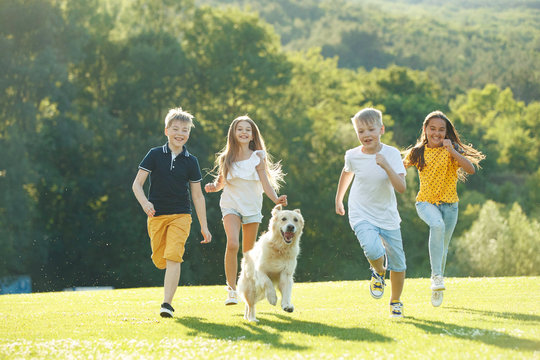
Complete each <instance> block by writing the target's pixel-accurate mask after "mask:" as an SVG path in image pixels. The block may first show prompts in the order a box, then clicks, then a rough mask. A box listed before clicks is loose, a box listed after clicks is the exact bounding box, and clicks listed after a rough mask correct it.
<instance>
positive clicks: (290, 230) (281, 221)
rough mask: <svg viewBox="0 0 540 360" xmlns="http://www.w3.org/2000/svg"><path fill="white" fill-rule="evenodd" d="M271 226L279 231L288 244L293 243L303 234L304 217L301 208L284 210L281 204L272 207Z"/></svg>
mask: <svg viewBox="0 0 540 360" xmlns="http://www.w3.org/2000/svg"><path fill="white" fill-rule="evenodd" d="M270 228H271V229H272V230H273V231H274V232H279V233H280V234H281V237H282V238H283V241H284V242H285V243H286V244H292V243H294V242H296V240H297V239H299V238H300V235H302V230H303V229H304V218H303V217H302V214H301V213H300V210H299V209H294V210H283V208H282V207H281V205H276V206H275V207H274V208H273V209H272V219H270Z"/></svg>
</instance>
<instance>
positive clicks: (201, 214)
mask: <svg viewBox="0 0 540 360" xmlns="http://www.w3.org/2000/svg"><path fill="white" fill-rule="evenodd" d="M189 187H190V190H191V198H192V199H193V205H195V211H196V212H197V218H198V219H199V224H200V225H201V233H202V236H203V238H204V240H203V241H201V244H207V243H209V242H210V241H212V234H210V231H208V223H207V222H206V202H205V200H204V195H203V192H202V188H201V183H200V182H190V183H189Z"/></svg>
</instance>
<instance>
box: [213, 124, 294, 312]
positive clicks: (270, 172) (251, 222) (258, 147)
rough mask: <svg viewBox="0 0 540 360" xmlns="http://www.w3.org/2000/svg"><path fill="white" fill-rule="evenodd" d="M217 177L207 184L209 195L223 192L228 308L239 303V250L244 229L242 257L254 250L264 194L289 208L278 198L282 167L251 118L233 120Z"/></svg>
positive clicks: (220, 158) (218, 160)
mask: <svg viewBox="0 0 540 360" xmlns="http://www.w3.org/2000/svg"><path fill="white" fill-rule="evenodd" d="M216 168H217V176H216V178H215V180H214V182H212V183H209V184H206V186H205V187H204V189H205V190H206V192H216V191H219V190H223V193H222V194H221V200H220V202H219V206H220V207H221V213H222V216H223V227H224V229H225V234H226V236H227V248H226V250H225V277H226V279H227V291H228V297H227V300H226V301H225V304H226V305H232V304H237V303H238V298H237V294H236V277H237V274H238V261H237V255H238V248H239V242H240V241H239V237H240V228H241V229H242V253H245V252H247V251H249V250H251V249H252V248H253V245H254V244H255V240H256V238H257V231H258V229H259V224H260V222H261V220H262V214H261V209H262V202H263V196H262V193H263V191H264V193H266V195H267V196H268V198H269V199H270V200H272V201H273V202H274V203H275V204H282V205H284V206H286V205H287V195H281V196H278V195H277V193H276V191H277V190H279V184H280V182H281V181H283V176H284V175H283V172H282V171H281V165H280V164H279V162H278V163H276V164H274V163H272V161H271V158H270V156H269V155H268V154H267V153H266V148H265V146H264V140H263V138H262V136H261V134H260V132H259V128H258V127H257V125H256V124H255V122H254V121H253V120H251V119H250V118H249V117H248V116H240V117H238V118H236V119H234V120H233V122H232V123H231V125H230V127H229V133H228V135H227V145H226V146H225V148H224V149H223V150H222V151H221V152H220V153H219V154H218V157H217V159H216Z"/></svg>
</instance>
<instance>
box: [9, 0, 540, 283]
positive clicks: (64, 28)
mask: <svg viewBox="0 0 540 360" xmlns="http://www.w3.org/2000/svg"><path fill="white" fill-rule="evenodd" d="M246 3H248V2H246ZM384 3H387V1H385V2H384ZM401 3H403V2H400V4H401ZM431 3H434V4H437V2H434V1H432V2H431ZM482 3H483V2H479V4H482ZM261 4H262V5H261V6H263V5H264V7H262V8H261V9H264V10H265V11H264V12H263V11H261V10H259V11H260V14H261V17H259V16H258V15H256V14H254V13H251V12H243V11H241V10H238V9H234V8H227V9H226V10H224V9H220V8H218V7H208V6H196V5H195V4H194V3H193V1H191V0H184V1H172V0H161V1H153V2H151V3H150V4H147V3H146V2H143V1H142V0H130V1H127V0H126V1H123V2H115V3H114V4H111V3H109V2H102V1H97V0H95V1H83V0H70V1H56V0H50V1H41V0H31V1H22V0H6V1H2V2H0V65H1V67H2V69H3V71H2V72H1V73H0V94H1V95H0V153H1V154H2V160H1V161H0V229H1V230H2V231H1V232H0V251H1V252H2V254H3V256H2V261H1V262H0V275H16V274H29V275H31V276H32V279H33V282H34V284H33V285H34V289H35V290H40V291H42V290H54V289H61V288H63V287H68V286H77V285H112V286H115V287H131V286H146V285H156V284H159V283H161V281H162V273H161V272H159V271H157V270H156V269H154V268H153V265H152V263H151V261H150V259H149V252H150V249H149V241H148V238H147V234H146V222H145V220H146V219H145V215H144V213H143V212H142V211H141V209H140V207H139V205H138V203H137V201H136V200H135V198H134V196H133V194H132V192H131V183H132V181H133V179H134V176H135V174H136V171H137V165H138V164H139V162H140V161H141V160H142V158H143V157H144V155H145V154H146V152H147V151H148V149H149V148H150V147H153V146H158V145H161V144H163V143H164V142H165V141H166V139H165V137H164V135H163V118H164V115H165V113H166V112H167V110H168V109H169V108H171V107H175V106H182V107H183V108H184V109H186V110H187V111H190V112H192V113H193V114H194V115H195V116H196V127H195V128H194V129H193V131H192V135H191V138H190V140H189V143H188V147H189V149H190V151H191V152H193V153H194V154H195V155H196V156H197V157H198V158H199V162H200V164H201V167H202V168H203V173H205V174H207V173H208V172H209V170H210V169H211V168H212V166H213V162H214V158H215V153H216V152H217V151H218V150H219V149H221V148H222V147H223V146H224V145H225V135H226V131H227V128H228V125H229V123H230V121H232V119H233V118H234V117H236V116H238V115H243V114H246V113H247V114H249V115H250V116H251V117H252V118H253V119H254V120H255V121H256V122H257V123H258V124H259V127H260V128H261V132H262V134H263V136H264V137H265V140H266V143H267V145H268V147H269V151H270V153H272V154H273V155H274V157H275V158H277V159H282V161H283V162H282V163H283V167H284V169H285V172H286V173H287V177H286V181H287V183H286V185H285V186H284V188H283V189H282V193H284V194H288V196H289V203H290V206H291V207H292V208H300V209H301V210H302V212H303V214H304V217H305V218H306V229H305V235H304V237H303V245H302V256H301V258H300V263H299V266H298V272H297V278H298V280H302V281H308V280H330V279H357V278H363V277H364V275H363V274H364V273H367V262H366V260H365V259H364V257H363V255H362V252H361V249H360V246H359V245H358V243H357V241H356V240H355V238H354V234H353V233H352V231H351V230H350V228H349V225H348V222H347V219H346V218H344V217H339V216H337V215H335V213H334V196H335V191H336V186H337V179H338V177H339V173H340V171H341V168H342V166H343V155H344V152H345V150H346V149H348V148H351V147H354V146H357V144H358V140H357V139H356V137H355V134H354V131H353V129H352V126H351V124H350V120H349V119H350V117H351V116H352V115H353V114H354V113H355V112H356V111H358V110H359V109H360V108H362V107H365V106H375V107H377V108H379V109H381V110H382V111H383V112H384V114H385V115H384V122H385V125H386V128H387V132H386V133H385V135H383V139H382V140H383V142H385V143H388V144H391V145H394V146H397V147H398V148H400V149H404V148H406V147H408V146H410V145H411V144H413V143H414V141H415V139H416V137H417V136H418V135H419V131H420V127H421V122H422V120H423V118H424V116H425V115H426V114H427V113H428V112H430V111H432V110H435V109H441V110H443V111H445V112H447V113H448V114H449V116H451V118H452V119H453V120H454V122H455V124H456V126H457V128H458V130H459V131H460V132H461V133H462V134H463V135H464V136H465V138H466V140H468V141H470V142H472V143H473V144H474V145H475V147H477V148H479V149H480V150H481V151H483V152H484V153H486V154H487V159H486V161H484V162H483V164H482V165H483V169H482V170H481V171H479V172H478V173H477V174H476V175H474V176H471V177H470V180H469V181H468V182H467V183H465V184H460V186H459V189H458V190H459V193H460V197H461V205H460V208H461V211H462V213H461V214H460V216H461V219H460V221H459V223H458V227H457V229H456V238H459V237H460V236H461V235H463V234H464V235H463V236H464V237H465V238H466V237H467V236H470V235H468V234H470V232H466V231H468V230H469V229H471V230H470V231H473V233H474V231H477V230H475V229H477V228H475V227H474V226H476V223H475V221H477V217H478V216H479V215H478V211H479V209H480V208H481V207H482V204H484V203H485V202H486V201H487V200H493V201H495V202H498V203H502V204H513V203H514V202H516V203H517V204H519V206H520V208H521V209H522V211H523V213H521V214H522V215H520V216H522V217H520V221H521V222H524V223H527V224H529V225H528V226H530V227H531V228H533V227H534V226H536V225H535V224H537V221H538V218H539V216H540V212H539V208H538V203H539V200H540V199H539V196H540V195H539V193H540V192H539V190H540V189H539V187H540V185H539V184H540V181H539V179H540V170H539V165H540V161H539V160H538V159H539V156H538V153H539V152H540V148H539V147H540V145H539V144H540V143H539V141H538V136H537V133H536V129H538V127H539V126H540V103H539V102H538V98H539V96H538V94H539V93H538V92H535V91H536V90H535V89H538V88H539V86H540V80H539V79H538V64H540V62H539V61H537V59H538V49H537V48H535V47H534V46H535V45H534V44H535V41H536V44H537V43H538V42H537V39H538V38H539V33H538V29H537V22H536V23H535V22H534V21H532V20H531V19H537V15H538V12H537V9H535V8H533V7H530V8H529V9H528V10H527V11H526V9H525V8H523V7H526V6H528V5H527V4H532V2H531V3H529V2H526V1H525V2H521V4H522V5H520V6H522V7H519V6H518V7H516V8H515V9H514V10H512V11H511V12H507V13H504V14H506V15H505V16H502V15H501V16H497V17H494V18H493V19H492V20H490V21H492V22H491V23H490V24H491V25H494V24H498V23H500V24H501V28H495V27H494V26H491V25H490V26H489V27H488V28H489V29H491V30H490V31H492V34H491V35H490V36H488V35H486V34H483V31H484V29H483V28H482V29H476V28H475V24H477V23H476V22H471V23H470V24H468V23H460V22H452V21H451V20H452V19H451V18H448V20H446V19H445V18H442V19H438V18H437V19H438V21H434V19H431V20H430V21H428V20H427V19H426V18H424V20H423V21H424V22H425V23H429V24H431V25H432V26H434V27H435V28H433V29H429V28H426V27H423V26H421V24H420V23H418V22H417V21H416V20H415V18H414V17H412V15H411V16H409V15H407V12H404V13H403V14H401V15H399V19H401V20H400V21H396V19H394V17H396V16H397V15H393V14H392V13H391V12H387V13H383V12H382V11H380V9H379V8H376V7H373V6H371V5H370V6H367V7H363V6H360V5H357V4H356V3H355V2H353V1H351V2H343V3H342V5H343V6H334V5H332V4H333V2H332V3H330V2H321V3H320V4H319V2H315V1H308V0H305V1H298V2H293V1H284V0H283V1H275V2H262V3H261ZM497 4H498V5H497ZM500 4H504V2H502V1H499V2H497V3H496V5H493V8H491V7H488V6H486V7H485V8H484V7H480V8H478V9H475V10H474V13H481V14H484V16H485V17H486V18H489V16H488V14H491V12H490V11H492V10H494V9H498V8H497V6H499V5H500ZM251 6H254V5H253V4H251ZM426 6H427V5H426ZM430 6H431V5H430ZM455 6H458V5H455ZM531 6H532V5H531ZM458 8H459V9H461V10H460V11H463V12H464V13H465V14H468V12H467V9H466V8H467V7H466V5H463V6H458ZM444 9H446V10H448V9H447V8H444ZM498 10H500V9H498ZM371 12H373V14H372V13H371ZM283 13H285V14H288V16H286V17H283V16H281V15H280V14H283ZM268 14H275V18H272V17H270V15H268ZM295 14H297V15H298V16H299V15H302V17H298V16H297V15H295ZM360 15H362V17H359V16H360ZM426 16H427V15H426ZM535 16H536V17H535ZM262 18H264V19H266V21H268V22H270V23H271V25H269V24H268V23H266V22H264V21H263V20H262ZM360 18H362V19H364V20H365V23H360V22H358V26H355V27H351V26H350V22H351V21H356V20H357V19H360ZM471 18H474V17H471ZM276 19H281V20H280V21H277V20H276ZM347 19H348V20H347ZM355 19H356V20H355ZM390 20H393V21H390ZM518 20H523V21H524V25H523V26H524V27H525V28H526V29H527V30H528V31H527V32H525V31H523V32H522V31H521V30H520V29H521V25H520V28H517V29H514V30H513V31H508V32H506V31H504V29H507V28H510V27H511V26H512V24H514V21H518ZM347 21H349V23H347ZM370 21H373V23H371V22H370ZM471 21H472V20H471ZM336 22H337V23H336ZM450 23H451V24H452V25H449V24H450ZM337 24H339V26H338V25H337ZM362 24H364V25H362ZM398 24H401V25H402V26H397V25H398ZM422 24H423V23H422ZM290 26H293V27H292V28H291V30H290V31H289V32H288V33H287V32H286V31H285V29H288V27H290ZM274 29H275V30H274ZM302 29H304V30H305V31H304V32H302V31H300V30H302ZM307 29H309V32H307ZM293 30H294V31H293ZM375 30H376V31H377V32H380V33H373V31H375ZM342 31H349V32H350V33H348V34H347V33H345V32H342ZM355 31H356V32H357V33H354V32H355ZM486 31H487V30H486ZM276 32H277V33H278V34H280V35H281V42H282V43H283V44H285V46H284V47H283V45H282V44H281V43H280V40H279V37H278V35H277V34H276ZM287 34H289V35H288V36H289V37H287ZM341 34H344V36H341ZM398 34H399V36H401V37H403V39H405V38H406V39H408V40H407V41H406V42H407V44H409V46H411V47H413V45H414V46H418V48H417V49H416V50H415V49H413V48H411V49H409V50H410V51H412V52H411V54H412V53H414V54H416V55H417V56H418V58H414V59H413V57H411V56H412V55H411V56H409V55H406V54H402V53H401V52H400V51H402V50H400V48H399V46H405V40H403V39H401V38H400V39H401V40H399V41H396V42H395V46H390V45H391V44H390V43H388V41H389V40H388V39H389V38H392V37H393V36H397V35H398ZM437 34H439V35H437ZM466 34H469V35H467V36H469V38H467V37H464V36H465V35H466ZM511 34H516V35H515V39H514V40H513V41H509V40H508V38H507V36H510V35H511ZM524 34H527V36H525V35H524ZM293 35H294V36H295V37H294V38H293ZM330 35H331V36H330ZM442 35H444V38H443V39H442V40H441V39H438V37H437V36H442ZM343 39H345V40H346V42H343V41H342V40H343ZM347 39H348V40H347ZM381 39H383V40H384V39H386V40H384V41H383V40H381ZM467 39H469V40H467ZM471 39H472V40H471ZM534 39H536V40H534ZM360 40H361V41H366V42H368V44H367V45H366V44H364V45H361V47H362V48H368V49H370V51H369V54H372V55H373V58H372V57H369V58H365V57H362V56H360V58H361V59H364V60H361V62H360V63H354V64H352V63H351V64H343V63H342V61H344V60H343V59H346V58H347V57H346V56H345V55H346V54H345V52H347V51H349V52H351V54H352V55H354V54H355V51H357V50H355V49H356V48H355V47H354V46H352V45H351V44H348V43H347V42H348V41H360ZM473 40H474V41H473ZM533 40H534V41H533ZM501 41H502V42H503V43H505V44H507V45H508V48H507V49H506V50H504V51H501V50H500V45H501ZM300 43H302V44H303V46H299V45H298V44H300ZM426 44H430V46H432V47H437V46H443V45H444V46H449V47H451V46H454V47H456V48H459V47H460V46H463V47H465V48H464V49H463V51H465V52H466V51H471V54H469V55H470V56H469V55H467V56H465V58H466V60H467V61H466V62H465V64H463V63H461V62H460V61H458V60H457V58H456V57H440V56H439V57H436V58H431V57H430V56H431V55H433V54H439V55H440V53H441V50H440V49H439V50H437V51H427V50H421V47H422V46H427V45H426ZM398 45H399V46H398ZM312 46H314V47H312ZM331 47H332V49H334V50H332V51H334V52H333V53H331V54H330V53H328V51H330V50H329V49H330V48H331ZM284 48H286V49H287V50H285V49H284ZM479 48H482V49H483V51H484V54H483V56H482V57H480V56H479V55H478V54H477V53H476V51H477V50H478V49H479ZM467 49H468V50H467ZM454 50H455V49H454V48H452V49H449V50H447V51H454ZM329 54H330V55H332V56H331V57H328V56H327V55H329ZM429 54H431V55H430V56H427V55H429ZM475 54H476V55H475ZM333 55H339V58H338V57H333ZM370 56H371V55H370ZM386 56H387V57H388V59H387V60H384V61H383V60H380V58H385V57H386ZM349 58H351V59H352V58H355V56H350V57H349ZM522 58H526V59H527V62H523V61H522V60H523V59H522ZM485 59H491V60H490V62H489V63H485V62H483V61H484V60H485ZM494 59H500V61H499V60H497V61H495V60H494ZM520 59H521V60H520ZM413 60H414V61H413ZM454 60H455V61H454ZM503 60H504V61H503ZM507 61H509V63H506V62H507ZM513 61H515V62H513ZM370 62H371V63H370ZM514 70H515V71H521V72H525V73H526V74H527V76H524V78H523V79H524V81H525V80H526V81H527V82H530V84H529V85H530V89H529V90H530V91H529V90H527V89H528V88H526V87H524V83H520V82H519V81H521V80H519V79H518V78H517V77H516V76H513V75H511V72H512V71H514ZM467 73H470V74H469V75H467ZM510 75H511V76H510ZM456 77H457V78H459V79H461V80H462V81H461V80H460V81H458V80H459V79H457V78H456ZM523 79H522V80H523ZM518 80H519V81H518ZM514 81H517V82H514ZM473 86H474V87H473ZM516 94H517V95H516ZM209 181H211V176H210V175H207V176H205V178H204V179H203V183H206V182H209ZM407 184H408V190H407V192H406V193H405V194H404V195H400V196H398V201H399V203H400V204H399V206H400V209H399V210H400V213H401V216H402V218H403V223H402V232H403V238H404V243H405V251H406V255H407V261H408V275H409V276H420V275H426V274H427V273H428V269H429V267H428V265H427V264H428V256H427V227H426V226H425V224H424V223H423V222H422V221H421V220H420V219H419V218H418V216H417V215H416V212H415V209H414V198H415V195H416V191H417V188H418V183H417V178H416V175H415V171H414V170H413V169H411V170H409V173H408V176H407ZM265 201H266V202H265V208H264V209H263V213H264V215H265V220H264V221H263V225H262V227H265V226H266V224H267V219H268V214H269V210H270V208H271V204H270V203H269V201H267V200H265ZM218 202H219V194H209V195H208V196H207V207H208V218H209V224H210V230H211V232H212V234H213V236H214V240H213V242H212V243H211V244H210V245H208V246H201V245H200V244H199V239H200V237H201V236H200V234H199V232H198V225H197V224H196V222H195V223H194V226H193V230H192V237H191V239H190V241H189V242H188V245H187V251H186V255H185V260H186V261H185V263H184V265H183V266H182V280H181V281H182V282H183V283H188V284H217V283H224V276H223V269H222V266H223V265H222V259H223V253H224V247H225V239H224V238H225V237H224V232H223V229H222V226H221V221H220V211H219V206H218ZM516 206H517V205H516ZM501 216H506V213H504V215H501ZM478 221H479V222H480V223H485V221H486V220H485V219H480V218H479V219H478ZM535 221H536V222H535ZM471 226H472V227H471ZM512 229H513V228H512ZM261 230H264V229H261ZM512 231H514V230H511V231H510V230H509V231H508V233H509V234H511V233H512ZM509 236H510V235H509ZM505 239H506V238H505ZM508 239H510V240H511V239H512V237H511V236H510V237H508ZM505 241H508V240H505ZM520 241H522V240H520ZM529 241H536V239H530V240H529ZM460 243H461V242H460ZM489 243H490V242H489V241H486V242H481V243H479V244H478V246H479V247H481V246H489ZM519 249H522V250H523V251H525V250H524V249H525V248H524V247H523V246H521V245H520V247H519ZM522 250H520V251H522ZM463 251H464V250H463ZM500 251H504V250H500ZM527 251H528V250H527ZM459 254H461V255H459ZM463 254H465V252H462V248H461V247H459V252H457V251H456V253H455V254H454V253H452V254H450V255H451V256H450V260H449V262H452V261H454V258H455V255H458V256H459V257H460V258H459V261H460V264H461V263H462V262H464V263H467V262H468V259H463V257H465V255H463ZM527 254H529V253H528V252H525V253H523V254H522V253H518V254H513V256H515V258H516V259H519V258H520V256H529V255H530V254H529V255H527ZM449 268H451V269H452V271H453V274H454V275H468V274H469V273H468V271H469V270H465V269H472V267H465V266H464V267H453V268H452V267H450V266H449ZM470 271H472V270H470ZM474 271H475V274H478V275H480V274H482V273H483V270H482V269H480V270H478V269H475V270H474ZM505 271H506V270H505ZM508 271H510V270H508ZM531 271H532V272H533V273H534V274H538V267H532V269H531ZM485 273H486V274H487V272H485ZM517 273H519V274H521V272H514V271H510V272H509V273H506V275H512V274H517ZM497 274H500V273H499V272H497Z"/></svg>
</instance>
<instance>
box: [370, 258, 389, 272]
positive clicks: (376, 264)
mask: <svg viewBox="0 0 540 360" xmlns="http://www.w3.org/2000/svg"><path fill="white" fill-rule="evenodd" d="M368 261H369V263H370V265H371V267H372V268H374V269H375V271H376V272H378V273H379V274H384V272H385V271H386V269H385V268H384V256H381V257H380V258H378V259H377V260H369V259H368Z"/></svg>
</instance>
